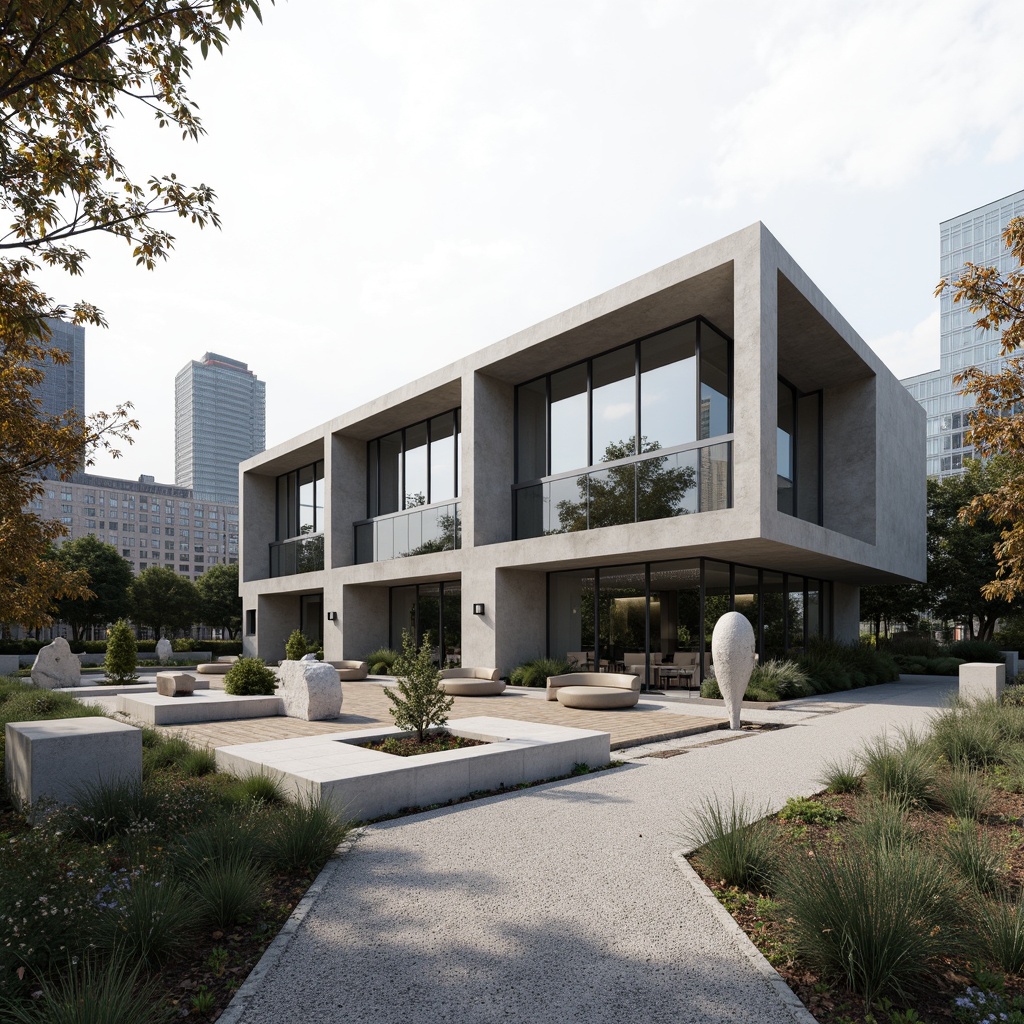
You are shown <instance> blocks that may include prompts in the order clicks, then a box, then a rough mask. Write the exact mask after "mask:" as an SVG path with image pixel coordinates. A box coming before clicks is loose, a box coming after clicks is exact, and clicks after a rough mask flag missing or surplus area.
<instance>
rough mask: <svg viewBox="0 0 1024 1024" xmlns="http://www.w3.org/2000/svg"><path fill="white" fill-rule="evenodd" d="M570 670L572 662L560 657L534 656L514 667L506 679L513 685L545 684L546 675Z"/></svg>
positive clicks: (562, 673) (561, 673)
mask: <svg viewBox="0 0 1024 1024" xmlns="http://www.w3.org/2000/svg"><path fill="white" fill-rule="evenodd" d="M572 671H574V669H573V667H572V663H571V662H568V661H565V660H564V659H562V658H535V659H534V660H533V661H527V662H524V663H523V664H522V665H520V666H518V667H517V668H514V669H513V670H512V674H511V675H510V676H509V679H508V681H509V682H510V683H511V684H512V685H513V686H547V684H548V676H564V675H565V674H566V673H568V672H572Z"/></svg>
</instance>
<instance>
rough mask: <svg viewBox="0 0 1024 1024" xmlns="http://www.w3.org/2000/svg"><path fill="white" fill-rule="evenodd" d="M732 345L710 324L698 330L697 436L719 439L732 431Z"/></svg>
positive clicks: (704, 324) (705, 324)
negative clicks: (698, 397) (698, 390)
mask: <svg viewBox="0 0 1024 1024" xmlns="http://www.w3.org/2000/svg"><path fill="white" fill-rule="evenodd" d="M731 355H732V345H731V343H730V342H729V339H728V338H726V337H725V335H724V334H721V333H720V332H719V331H716V330H715V329H714V328H713V327H712V326H711V325H710V324H707V323H703V324H701V330H700V436H701V438H707V437H719V436H720V435H721V434H728V433H729V432H730V431H731V430H732V408H731V406H732V403H731V402H730V400H729V399H730V395H731V394H732V368H731V365H730V363H731Z"/></svg>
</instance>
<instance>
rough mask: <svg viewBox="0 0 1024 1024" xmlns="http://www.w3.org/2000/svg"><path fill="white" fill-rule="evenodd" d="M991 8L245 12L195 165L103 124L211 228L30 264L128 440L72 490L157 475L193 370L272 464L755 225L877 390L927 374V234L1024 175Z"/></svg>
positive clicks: (131, 123)
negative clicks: (269, 145) (850, 332)
mask: <svg viewBox="0 0 1024 1024" xmlns="http://www.w3.org/2000/svg"><path fill="white" fill-rule="evenodd" d="M1014 13H1015V9H1014V7H1013V6H1012V5H1011V4H1010V3H1009V2H1007V0H996V2H993V3H983V2H980V0H979V2H974V3H965V4H954V3H951V2H938V3H933V4H924V3H911V4H906V5H899V6H898V7H894V6H893V5H886V4H882V3H874V2H868V3H865V4H862V5H857V6H856V7H855V8H846V9H833V8H831V7H822V6H821V5H818V4H814V3H811V2H809V0H804V2H801V0H795V2H794V3H793V4H790V5H786V7H785V9H784V10H780V9H765V8H764V7H763V5H759V4H756V3H753V2H748V3H740V4H739V7H731V8H729V9H723V10H721V11H718V10H710V9H708V10H704V9H701V10H699V11H694V10H691V9H684V8H679V7H677V6H675V5H665V4H662V3H656V2H653V0H652V2H649V3H644V4H641V5H639V6H636V7H631V8H629V9H626V8H615V7H611V8H600V9H597V10H593V9H590V8H588V9H587V10H586V12H585V14H584V12H583V11H582V10H577V9H575V8H574V7H573V6H572V5H565V6H556V7H551V6H550V5H540V4H530V3H527V4H525V5H520V6H517V8H516V9H515V11H511V10H507V11H506V10H503V9H500V8H492V7H486V8H481V7H480V6H479V5H473V4H470V3H458V2H456V3H453V4H452V5H450V6H446V7H445V8H444V9H443V10H440V11H425V10H422V9H420V8H417V6H416V5H412V4H408V3H385V4H380V5H370V4H358V3H357V4H355V5H351V6H349V5H346V6H345V7H343V8H336V7H334V6H333V5H329V4H323V3H321V4H318V5H313V7H312V8H307V7H304V8H302V9H301V10H300V9H298V8H295V7H293V6H288V5H281V6H276V7H271V8H268V9H267V10H266V11H265V12H264V23H263V25H260V24H258V23H257V22H255V21H253V22H251V23H247V24H246V26H245V28H244V30H243V31H242V32H241V33H240V34H238V36H237V37H236V38H233V39H232V41H231V45H230V46H229V47H228V48H227V51H226V53H225V54H224V55H223V56H215V57H211V59H210V60H209V61H208V62H202V61H200V62H198V65H197V68H196V74H195V81H194V85H193V89H192V93H193V96H194V98H195V99H196V101H197V102H198V103H199V106H200V111H201V114H202V116H203V117H204V121H205V125H206V128H207V130H208V132H209V134H208V135H207V136H206V137H204V138H203V141H202V142H201V144H199V145H198V146H196V145H191V144H188V145H186V144H183V143H182V142H181V140H180V139H179V138H178V137H176V136H175V135H174V133H171V132H163V133H160V132H158V131H157V130H156V129H155V128H154V127H153V125H152V124H151V123H150V122H149V119H148V118H147V117H143V118H142V120H141V121H140V120H139V119H138V116H137V115H136V114H131V113H130V114H129V115H127V116H126V117H125V118H124V120H123V122H119V123H118V124H116V125H115V126H114V127H113V131H114V132H115V134H116V135H118V137H120V138H121V139H123V140H124V142H123V145H122V147H121V148H122V151H123V156H124V158H125V160H126V162H127V163H128V164H129V165H130V166H131V167H134V168H137V169H138V171H139V173H140V174H141V175H142V176H145V175H146V174H147V173H150V172H152V173H159V172H165V171H172V170H173V171H175V172H177V173H178V175H179V178H180V179H181V180H184V181H190V182H199V181H203V182H207V183H209V184H210V185H212V186H213V187H214V188H215V189H216V191H217V193H218V196H219V201H218V207H219V209H220V212H221V214H222V216H223V222H224V229H223V231H220V232H217V231H213V232H211V231H205V232H201V233H200V232H198V231H196V230H194V229H192V228H190V227H189V225H187V224H182V225H177V224H175V225H173V227H172V230H173V231H174V233H175V234H176V235H177V244H176V247H175V251H174V252H173V253H172V255H171V258H170V260H169V261H168V262H167V264H166V265H162V266H161V267H160V268H159V269H158V270H157V271H156V272H155V273H152V274H147V273H144V272H142V271H139V270H136V269H135V268H134V267H133V266H132V264H131V259H130V256H129V255H128V254H127V253H126V252H125V251H123V250H122V249H120V248H119V247H118V246H116V245H115V244H114V243H113V242H112V241H108V240H101V241H99V242H98V243H97V244H96V245H95V246H91V249H92V252H93V258H92V259H91V260H90V262H89V263H88V264H87V267H86V275H85V277H84V278H82V279H76V280H74V281H71V280H68V279H67V278H62V277H59V276H58V275H56V274H53V273H48V274H46V275H45V283H46V284H47V286H48V287H49V288H50V289H51V291H52V292H53V293H54V295H55V296H56V297H58V298H60V299H62V300H66V301H74V300H76V299H79V298H83V297H84V298H87V299H90V300H92V301H95V302H96V304H97V305H99V306H100V308H102V309H103V310H104V312H105V313H106V315H107V318H108V321H109V323H110V325H111V326H110V328H109V329H108V330H99V329H96V330H91V331H90V335H89V336H90V378H89V383H88V389H87V394H86V405H87V409H88V410H91V411H95V410H97V409H109V408H111V407H112V406H113V405H115V404H116V403H117V402H118V401H121V400H124V399H131V400H132V401H134V402H135V405H136V411H137V414H138V417H139V419H140V420H141V422H142V430H141V432H140V433H139V435H138V443H137V445H136V446H135V447H134V448H128V449H126V450H125V457H124V459H122V460H121V461H120V462H119V463H118V462H112V461H110V460H106V459H105V460H101V462H100V463H98V464H97V467H96V470H97V471H98V472H104V473H111V474H114V475H119V476H127V477H132V476H137V475H138V474H139V473H140V472H145V473H153V474H155V475H156V476H157V477H159V478H161V479H172V478H173V473H172V470H171V466H172V462H171V459H172V454H171V453H172V451H173V442H172V440H171V438H172V435H173V396H172V395H171V393H170V389H169V388H164V387H162V386H161V384H160V382H162V381H164V380H167V381H169V380H170V379H172V378H173V375H174V373H175V372H176V371H177V369H178V368H179V367H180V366H181V365H182V363H183V362H184V361H185V360H186V359H189V358H191V357H193V355H194V353H196V352H202V351H205V350H213V351H220V350H222V349H225V348H226V349H227V350H228V351H233V352H235V353H236V354H237V355H239V356H241V357H242V358H244V359H245V360H246V361H247V362H249V364H250V365H252V366H257V367H259V368H261V371H262V373H263V375H264V376H265V377H266V378H267V379H268V380H269V381H270V382H271V397H270V403H269V408H268V421H267V442H268V443H269V444H271V445H273V444H276V443H279V442H280V441H283V440H285V439H287V438H289V437H291V436H293V435H295V434H296V433H298V432H300V431H301V430H302V429H303V428H304V426H305V425H306V424H307V423H309V422H316V421H318V420H323V419H327V418H330V417H331V416H334V415H337V414H338V413H339V412H340V411H341V410H343V409H346V408H351V407H353V406H355V405H358V404H359V403H360V401H361V400H364V399H365V397H367V396H370V395H375V394H382V393H385V392H387V391H389V390H392V389H393V388H395V387H399V386H401V385H402V384H404V383H406V382H408V381H410V380H413V379H415V378H417V377H420V376H422V375H423V374H424V373H426V372H427V371H429V370H430V369H432V368H434V367H437V366H438V365H441V364H444V363H450V362H453V361H455V360H457V359H459V358H461V357H463V356H464V355H466V354H467V353H469V352H472V351H475V350H477V349H478V348H480V347H481V346H483V345H486V344H489V343H492V342H494V341H497V340H500V339H501V338H503V337H506V336H507V335H509V334H510V333H512V332H513V331H515V330H518V329H520V328H521V327H522V325H523V324H527V323H538V322H540V321H542V320H543V319H544V318H546V317H547V316H549V315H552V314H554V313H555V312H557V311H558V310H560V309H564V308H567V307H569V306H571V305H574V304H576V303H578V302H581V301H585V300H586V299H587V298H588V297H590V296H594V295H597V294H600V293H601V292H602V291H604V290H606V289H607V288H608V287H610V286H611V285H613V284H615V283H618V282H621V281H625V280H629V279H631V278H634V277H637V276H639V275H641V274H643V273H646V272H648V271H650V270H651V269H653V268H655V267H658V266H661V265H663V264H665V263H667V262H669V261H671V260H672V259H674V258H676V257H677V256H679V255H680V254H681V253H684V252H687V251H690V250H692V249H694V248H696V247H698V246H700V245H703V244H707V243H708V242H709V241H711V240H713V239H715V238H719V237H722V236H724V235H727V234H729V233H731V232H734V231H737V230H741V229H742V228H744V227H746V226H747V225H749V224H751V223H753V222H755V221H757V220H761V221H762V222H764V223H765V224H766V226H767V227H768V228H769V229H770V230H771V231H772V232H773V233H774V234H775V235H776V236H777V237H778V238H779V239H780V241H781V242H782V243H783V245H785V246H786V248H787V249H788V250H789V251H790V252H791V253H792V255H793V257H794V258H795V259H796V260H797V261H799V263H800V264H801V265H802V266H804V267H806V268H807V270H808V273H809V274H811V276H812V277H814V278H815V279H816V280H818V281H819V283H820V284H821V285H822V287H823V289H824V290H825V291H826V293H827V294H829V295H830V297H832V299H833V300H834V302H835V305H836V307H837V309H838V310H839V311H840V313H841V314H842V315H843V316H844V317H845V318H846V319H847V320H848V321H849V322H850V323H851V324H852V325H853V326H854V328H855V329H856V330H857V331H858V332H859V333H860V334H861V335H863V336H864V337H865V338H866V339H867V340H868V342H869V343H871V344H872V345H873V347H874V348H875V349H876V351H878V352H879V354H880V355H881V356H882V358H883V359H884V360H885V361H886V362H887V364H888V365H889V366H890V368H891V369H892V370H893V372H894V373H895V374H896V375H897V376H898V377H901V378H902V377H907V376H910V375H913V374H915V373H920V372H923V371H925V370H928V369H931V368H932V367H933V366H934V352H935V346H936V340H937V338H938V333H939V303H938V300H936V299H934V298H933V296H932V291H933V289H934V285H935V282H936V280H937V277H938V275H937V274H936V271H935V261H934V251H935V242H936V237H937V231H936V225H937V224H938V223H939V222H941V221H943V220H946V219H948V218H950V217H952V216H955V215H956V214H957V213H958V212H960V211H964V210H968V209H972V208H974V207H976V206H978V205H979V204H981V203H984V202H987V201H988V200H989V199H991V198H992V197H995V196H1003V195H1007V194H1010V193H1012V192H1015V191H1017V190H1019V189H1020V188H1021V186H1022V184H1024V182H1022V180H1021V156H1022V153H1024V130H1022V125H1024V90H1021V89H1020V83H1021V78H1022V72H1021V71H1020V68H1019V61H1018V60H1017V59H1016V54H1015V52H1014V47H1013V40H1012V34H1010V33H1007V32H1005V25H1006V24H1010V23H1012V18H1013V14H1014ZM311 18H315V19H316V25H317V30H316V31H315V32H311V31H310V30H309V29H310V19H311ZM268 68H273V69H274V79H275V82H276V84H275V87H274V88H273V89H268V88H267V87H266V82H267V69H268ZM982 91H983V92H984V95H986V96H991V97H995V98H996V99H995V100H993V101H991V102H989V101H986V102H979V100H978V96H979V95H981V94H982ZM241 96H253V97H259V102H252V103H248V102H246V103H243V102H240V101H239V98H240V97H241ZM268 126H269V127H268ZM279 128H286V129H287V130H286V131H285V132H282V133H281V137H282V140H283V141H282V143H281V144H280V145H277V146H276V147H275V157H274V159H273V160H267V161H260V163H259V164H258V165H254V164H253V162H252V160H251V153H252V140H253V139H257V138H260V139H262V138H264V137H266V136H267V134H268V131H269V132H271V133H273V132H274V131H275V130H277V129H279ZM254 167H255V169H254ZM897 256H898V258H897ZM312 366H316V367H317V371H316V372H315V373H314V372H311V369H310V368H311V367H312Z"/></svg>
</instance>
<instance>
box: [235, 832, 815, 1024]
mask: <svg viewBox="0 0 1024 1024" xmlns="http://www.w3.org/2000/svg"><path fill="white" fill-rule="evenodd" d="M672 859H673V860H674V861H675V864H676V867H677V868H678V869H679V871H680V872H681V873H682V874H683V876H684V877H685V878H686V880H687V881H688V882H689V883H690V887H691V888H692V889H693V893H694V895H695V896H696V897H697V899H699V900H701V901H703V903H704V904H705V905H706V906H707V908H708V909H709V910H710V911H711V913H712V914H713V915H714V916H715V917H716V918H717V920H718V922H719V924H721V926H722V929H723V930H724V931H725V932H726V934H727V935H730V936H731V937H732V938H733V939H734V940H735V942H736V947H737V949H739V951H740V952H741V953H742V954H743V956H745V957H746V958H747V960H749V961H750V964H751V966H752V967H753V968H754V970H756V971H757V973H758V974H760V975H761V977H762V978H763V979H764V981H765V983H766V984H767V985H768V987H769V988H771V989H772V990H773V991H774V993H775V994H776V996H778V998H779V1001H780V1002H781V1003H783V1004H784V1005H785V1006H786V1008H787V1009H788V1010H789V1011H790V1013H791V1014H792V1017H793V1020H794V1021H795V1022H797V1024H818V1020H817V1018H816V1017H814V1016H813V1015H812V1014H811V1012H810V1010H808V1009H807V1007H806V1006H804V1004H803V1003H802V1002H801V1001H800V997H799V996H797V994H796V993H795V992H794V991H793V990H792V989H791V988H790V987H789V986H788V985H787V984H786V983H785V981H783V980H782V976H781V975H780V974H779V972H778V971H777V970H775V968H774V967H772V965H771V964H770V963H769V962H768V961H767V960H766V959H765V957H764V954H763V953H762V952H761V951H760V950H759V949H758V948H757V946H755V945H754V944H753V942H751V941H750V939H749V938H748V936H747V933H746V932H745V931H744V930H743V929H742V928H741V927H740V926H739V925H738V924H737V923H736V921H735V920H734V918H733V916H732V914H730V913H729V911H728V910H726V909H725V907H723V906H722V904H721V903H719V902H718V898H717V897H716V896H715V894H714V893H713V892H712V891H711V890H710V889H709V888H708V887H707V886H706V885H705V884H704V882H703V881H702V880H701V877H700V875H698V874H697V872H696V871H694V869H693V868H692V867H691V866H690V862H689V861H688V860H687V859H686V855H685V854H684V853H683V851H682V850H676V851H674V852H673V853H672ZM268 952H269V950H268ZM239 991H241V990H239ZM221 1021H224V1018H223V1017H222V1018H221Z"/></svg>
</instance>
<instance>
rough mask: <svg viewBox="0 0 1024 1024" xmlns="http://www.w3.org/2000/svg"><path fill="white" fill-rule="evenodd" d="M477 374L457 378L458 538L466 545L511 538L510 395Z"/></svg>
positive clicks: (512, 402) (497, 383)
mask: <svg viewBox="0 0 1024 1024" xmlns="http://www.w3.org/2000/svg"><path fill="white" fill-rule="evenodd" d="M514 394H515V389H514V388H513V387H512V385H511V384H506V383H505V382H504V381H499V380H495V379H494V378H493V377H488V376H487V375H486V374H483V373H471V374H468V375H467V376H466V377H465V378H464V379H463V382H462V431H463V433H462V458H463V469H462V486H463V494H462V537H463V541H462V542H463V544H464V545H465V546H467V547H470V546H479V545H481V544H496V543H499V542H501V541H506V540H511V539H512V480H513V473H514V466H513V447H514V440H513V437H514V419H515V417H514V407H515V399H514Z"/></svg>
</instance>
